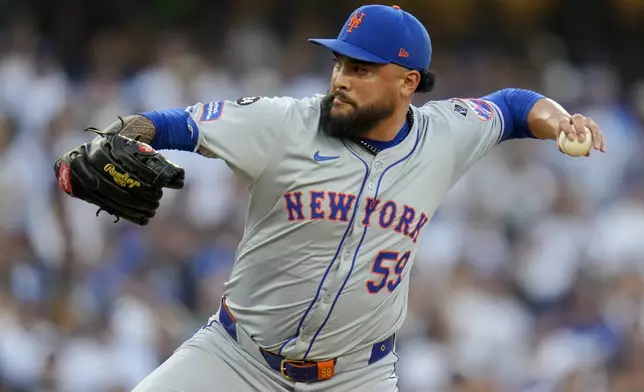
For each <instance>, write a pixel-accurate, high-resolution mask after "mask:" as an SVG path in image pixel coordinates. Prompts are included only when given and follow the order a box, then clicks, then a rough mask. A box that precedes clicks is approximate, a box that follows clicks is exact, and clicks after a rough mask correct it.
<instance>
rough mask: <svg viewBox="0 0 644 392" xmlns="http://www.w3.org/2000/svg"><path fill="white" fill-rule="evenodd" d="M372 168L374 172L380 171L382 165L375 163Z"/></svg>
mask: <svg viewBox="0 0 644 392" xmlns="http://www.w3.org/2000/svg"><path fill="white" fill-rule="evenodd" d="M373 167H375V168H376V170H380V169H382V163H380V162H376V163H375V164H374V165H373Z"/></svg>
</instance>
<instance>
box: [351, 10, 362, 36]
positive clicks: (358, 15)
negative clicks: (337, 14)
mask: <svg viewBox="0 0 644 392" xmlns="http://www.w3.org/2000/svg"><path fill="white" fill-rule="evenodd" d="M364 16H365V13H364V12H358V11H356V12H354V13H353V15H352V16H351V18H350V19H349V20H348V21H347V33H350V32H351V31H352V30H353V29H357V28H358V27H360V23H362V18H364Z"/></svg>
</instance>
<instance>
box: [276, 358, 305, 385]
mask: <svg viewBox="0 0 644 392" xmlns="http://www.w3.org/2000/svg"><path fill="white" fill-rule="evenodd" d="M287 363H295V364H304V363H308V362H306V361H298V360H295V359H286V358H284V359H282V362H281V363H280V371H281V372H282V376H283V377H284V378H285V379H287V380H292V378H291V376H289V375H288V374H287V373H286V367H285V366H284V365H285V364H287Z"/></svg>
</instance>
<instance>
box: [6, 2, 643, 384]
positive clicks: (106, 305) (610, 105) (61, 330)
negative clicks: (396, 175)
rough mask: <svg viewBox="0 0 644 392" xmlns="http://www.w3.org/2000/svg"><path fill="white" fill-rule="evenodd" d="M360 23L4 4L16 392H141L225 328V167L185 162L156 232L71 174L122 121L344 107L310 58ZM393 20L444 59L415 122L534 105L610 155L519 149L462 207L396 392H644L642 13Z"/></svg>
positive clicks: (323, 68)
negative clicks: (439, 105) (201, 339)
mask: <svg viewBox="0 0 644 392" xmlns="http://www.w3.org/2000/svg"><path fill="white" fill-rule="evenodd" d="M358 4H359V3H354V2H349V1H340V0H327V1H326V2H324V1H315V2H312V1H311V2H307V1H301V2H294V1H288V0H235V1H214V0H210V1H203V0H181V1H179V0H158V1H152V0H148V1H125V0H118V1H117V0H111V1H102V2H96V3H94V4H91V3H90V2H89V1H81V0H57V1H45V0H40V1H37V0H33V1H26V0H23V1H10V0H0V53H1V54H0V250H1V251H0V290H1V293H0V391H2V392H26V391H33V392H36V391H38V392H45V391H48V392H49V391H51V392H53V391H57V392H58V391H60V392H89V391H92V392H121V391H129V390H130V389H131V388H132V387H133V385H135V384H136V383H137V382H138V381H139V380H140V379H141V378H142V377H144V376H145V375H146V374H147V373H148V372H150V371H151V370H153V369H154V368H155V367H156V366H157V365H158V364H159V363H160V362H161V361H163V360H164V359H165V358H167V357H168V356H169V355H170V354H171V353H172V351H173V350H174V348H176V347H177V345H179V344H180V343H181V342H182V341H183V340H184V339H186V338H188V337H189V336H190V335H191V334H192V333H193V331H194V330H195V329H196V328H198V327H199V326H200V325H202V324H203V323H204V322H205V320H206V319H207V317H208V316H209V315H211V314H212V313H213V312H214V311H215V310H216V307H217V305H218V299H219V296H220V294H221V286H222V282H223V281H225V279H226V278H227V276H228V272H229V270H230V267H231V263H232V261H233V257H234V252H235V247H236V244H237V241H238V240H239V238H240V236H241V233H242V227H243V226H242V223H243V219H244V208H245V206H246V198H245V197H246V196H245V193H244V188H243V187H242V186H241V185H240V184H239V183H238V182H236V180H235V179H234V178H233V177H232V175H231V172H230V171H229V170H228V169H227V168H226V166H225V165H224V164H222V163H221V162H219V161H215V160H205V159H203V158H199V157H197V156H195V155H192V154H189V153H181V152H174V151H173V152H169V153H168V155H169V156H170V157H171V158H172V159H173V160H175V161H176V162H177V163H179V164H181V165H184V166H185V168H186V170H187V175H188V179H187V187H186V189H184V190H183V191H180V192H167V193H166V195H167V196H166V197H167V198H166V199H164V202H163V204H162V208H161V212H160V215H159V216H158V217H157V218H156V219H155V220H154V221H153V222H152V224H151V225H150V226H149V227H147V228H145V229H140V228H137V227H134V226H133V225H130V224H127V223H122V222H121V223H119V224H112V218H111V217H109V216H107V215H101V216H99V217H98V218H97V217H95V215H94V213H95V212H96V209H95V208H94V207H92V206H90V205H87V204H84V203H82V202H78V201H76V200H72V199H71V198H68V197H63V193H62V192H61V191H60V190H59V189H58V188H57V187H56V184H55V181H54V173H53V170H52V164H53V162H54V160H55V158H56V157H58V156H59V155H61V154H62V153H63V152H65V151H67V150H69V149H71V148H74V147H76V146H77V145H78V144H79V143H82V142H84V141H85V140H89V138H90V137H91V136H90V135H88V134H85V133H83V132H81V130H82V129H83V128H85V127H86V126H89V125H94V126H99V127H100V126H106V125H108V124H110V123H111V122H112V121H114V120H115V119H116V116H117V115H124V114H128V113H132V112H135V111H142V110H149V109H158V108H166V107H177V106H184V105H188V104H191V103H194V102H196V101H204V102H209V101H213V100H219V99H236V98H239V97H242V96H249V95H292V96H295V97H301V96H307V95H310V94H313V93H319V92H326V90H327V85H328V84H327V80H328V77H329V74H330V71H331V58H330V57H329V55H328V53H327V52H325V51H323V50H321V49H318V48H316V47H315V46H313V45H311V44H309V43H308V42H307V41H306V39H307V38H308V37H314V36H334V35H335V34H337V31H338V29H339V28H340V27H341V26H342V23H343V22H344V20H345V18H346V17H347V15H348V13H349V12H350V11H351V10H352V9H354V8H355V7H356V6H357V5H358ZM398 4H399V5H400V6H401V7H403V8H404V9H407V10H409V11H411V12H413V13H415V14H416V15H417V16H418V17H419V18H420V19H421V20H422V21H423V22H424V23H425V24H426V26H427V28H428V30H429V32H430V34H431V35H432V39H433V44H434V57H433V63H432V69H433V70H434V71H435V72H436V74H437V88H436V90H435V91H434V92H432V93H429V94H425V95H423V96H418V97H417V102H416V103H418V104H421V103H422V102H423V101H425V100H428V99H442V98H450V97H453V96H462V97H474V96H480V95H483V94H486V93H488V92H490V91H493V90H496V89H500V88H503V87H523V88H530V89H534V90H536V91H539V92H541V93H544V94H546V95H548V96H550V97H552V98H555V99H557V100H559V101H560V102H561V103H563V104H564V105H565V106H566V107H567V108H568V109H569V110H570V111H573V112H582V113H584V114H586V115H589V116H591V117H593V118H594V119H595V120H596V121H597V122H598V123H599V124H600V125H601V126H602V127H603V129H604V132H605V134H606V137H607V141H608V153H607V154H605V155H603V156H600V155H599V154H594V155H593V156H592V157H590V158H588V159H572V158H566V157H564V156H562V155H561V154H559V153H558V152H557V150H556V148H555V145H554V143H553V142H533V141H512V142H508V143H504V145H502V146H500V147H498V148H496V149H495V150H493V152H492V153H490V154H489V156H488V157H487V158H485V159H484V160H483V161H481V162H480V163H479V164H478V165H477V166H476V167H475V168H474V169H473V170H472V171H471V172H470V173H469V174H467V175H466V177H465V178H464V179H463V181H461V182H460V183H459V184H458V186H457V187H456V188H454V189H453V190H452V191H451V192H450V194H449V195H448V198H447V200H446V201H445V203H444V204H443V205H442V207H441V208H440V210H439V212H438V213H437V215H436V216H435V217H434V219H433V221H432V223H431V224H430V225H428V226H427V229H426V231H425V233H424V235H423V240H422V246H421V250H420V251H419V252H418V254H417V260H416V265H415V268H414V271H413V274H412V279H413V288H412V292H411V303H410V308H409V318H408V321H407V323H406V324H405V328H404V329H403V331H401V333H400V335H399V345H398V352H399V353H400V355H401V360H400V362H399V363H398V365H397V373H398V376H399V377H400V388H401V391H404V392H420V391H423V392H424V391H472V392H479V391H480V392H482V391H521V392H523V391H530V392H537V391H539V392H541V391H544V392H545V391H566V392H573V391H575V392H576V391H585V392H603V391H615V392H617V391H623V392H627V391H644V373H642V369H643V366H644V324H643V321H644V301H642V299H643V294H644V291H643V290H644V285H643V284H642V273H644V268H643V267H644V237H643V236H644V180H643V179H644V177H643V174H644V171H643V169H644V165H642V156H643V155H642V154H641V153H640V152H639V148H641V147H642V138H643V136H644V134H643V126H644V122H643V120H644V72H642V70H643V69H644V56H643V53H644V51H643V50H642V48H643V47H642V42H643V39H644V2H642V1H638V0H612V1H609V0H593V1H588V0H565V1H564V0H449V1H447V0H431V1H430V0H424V1H416V0H405V1H400V2H398ZM213 390H216V386H213Z"/></svg>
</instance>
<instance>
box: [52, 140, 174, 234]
mask: <svg viewBox="0 0 644 392" xmlns="http://www.w3.org/2000/svg"><path fill="white" fill-rule="evenodd" d="M86 131H93V132H95V133H97V134H99V135H100V136H101V137H98V138H96V139H94V140H93V141H92V142H90V143H86V144H83V145H81V146H80V147H78V148H76V149H74V150H72V151H70V152H68V153H66V154H65V155H63V156H62V157H60V158H59V159H58V160H57V161H56V164H55V165H54V169H55V171H56V177H57V179H58V185H59V186H60V187H61V188H62V189H63V190H64V191H65V192H66V193H67V194H68V195H70V196H72V197H75V198H77V199H81V200H84V201H86V202H89V203H92V204H95V205H97V206H98V207H99V209H98V211H97V212H96V215H97V216H98V214H99V213H100V212H101V211H106V212H108V213H109V214H111V215H114V216H116V221H115V222H118V221H119V218H123V219H125V220H128V221H130V222H133V223H136V224H138V225H141V226H145V225H147V224H148V222H149V220H150V218H152V217H153V216H154V215H155V213H156V210H157V208H158V207H159V201H160V200H161V197H162V196H163V188H171V189H181V188H183V182H184V178H185V172H184V170H183V168H181V167H179V166H177V165H175V164H174V163H172V162H170V161H169V160H168V159H166V158H165V157H164V156H163V155H161V154H159V153H158V152H157V151H155V150H154V149H153V148H152V147H150V146H149V145H147V144H145V143H142V142H139V141H138V140H133V139H130V138H127V137H125V136H121V135H120V134H118V133H117V132H111V133H107V132H101V131H99V130H97V129H95V128H87V129H86ZM137 139H138V138H137Z"/></svg>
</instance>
